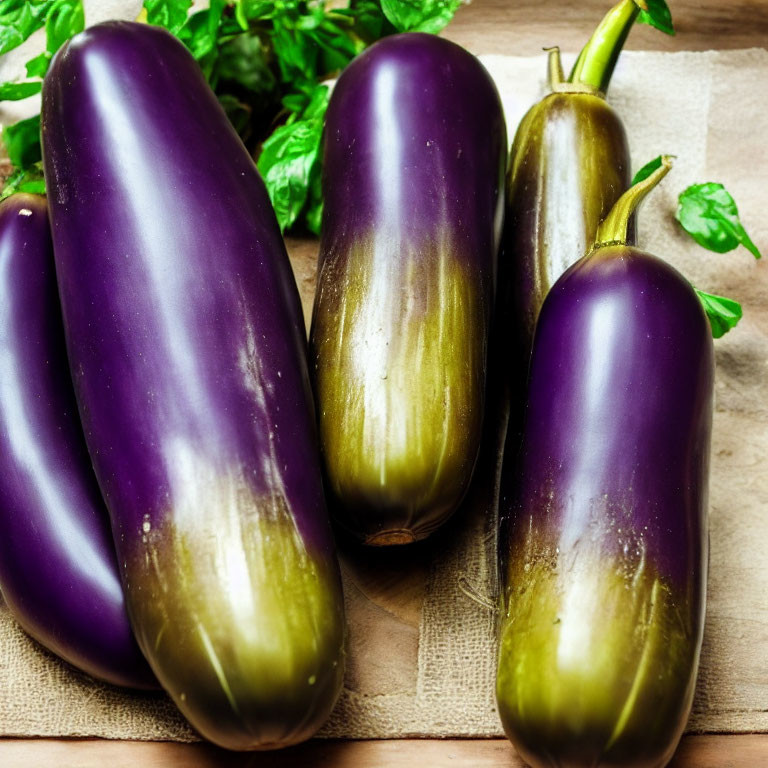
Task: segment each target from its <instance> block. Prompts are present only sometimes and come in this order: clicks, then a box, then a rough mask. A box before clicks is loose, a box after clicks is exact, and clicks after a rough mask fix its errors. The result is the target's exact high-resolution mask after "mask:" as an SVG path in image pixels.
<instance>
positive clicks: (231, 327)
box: [43, 22, 333, 551]
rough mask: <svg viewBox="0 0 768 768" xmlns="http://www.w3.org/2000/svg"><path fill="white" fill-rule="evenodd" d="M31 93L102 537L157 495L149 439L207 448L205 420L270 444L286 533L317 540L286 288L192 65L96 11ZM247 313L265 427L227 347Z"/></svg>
mask: <svg viewBox="0 0 768 768" xmlns="http://www.w3.org/2000/svg"><path fill="white" fill-rule="evenodd" d="M43 98H44V104H43V142H44V160H45V170H46V175H47V177H48V178H49V179H50V184H51V192H52V194H51V197H50V206H51V220H52V224H53V230H54V243H55V247H56V265H57V271H58V277H59V289H60V294H61V297H62V305H63V311H64V319H65V328H66V332H67V343H68V349H69V353H70V359H71V363H72V369H73V371H74V380H75V389H76V392H77V395H78V400H79V403H80V407H81V410H82V416H83V423H84V426H85V432H86V438H87V440H88V444H89V446H90V447H91V453H92V455H93V459H94V465H95V467H96V473H97V476H98V478H99V482H100V484H101V486H102V489H103V491H104V494H105V496H106V499H107V504H108V506H110V507H112V506H113V504H112V503H111V502H112V500H114V501H115V502H116V504H117V505H118V506H119V509H120V513H119V516H116V520H115V522H116V523H117V530H116V531H115V536H116V539H117V540H118V542H119V540H120V538H121V536H122V535H123V534H126V533H128V532H131V533H132V532H133V531H134V530H137V529H140V528H141V525H142V522H143V516H144V514H145V513H146V511H147V510H153V509H158V508H159V507H162V506H163V504H164V503H165V499H166V494H167V492H168V489H167V482H166V477H165V469H164V466H163V465H164V463H165V462H164V459H163V456H162V454H161V444H160V443H161V441H160V440H159V437H160V436H165V435H168V434H169V433H171V432H174V433H177V434H178V435H180V436H183V437H186V438H189V439H190V440H193V441H202V442H203V443H206V442H208V443H210V442H211V441H210V440H208V439H207V438H208V437H209V435H210V430H213V431H214V434H215V435H216V443H217V444H216V446H215V448H214V447H211V451H212V452H213V453H214V455H216V456H217V457H229V456H231V457H233V458H234V459H236V460H243V459H247V460H249V461H250V462H251V463H254V464H258V463H259V461H260V460H261V457H262V455H263V454H264V452H268V451H269V450H270V449H271V448H274V450H275V451H276V458H277V463H279V464H282V465H283V466H284V467H285V470H284V474H283V477H282V481H283V484H284V486H285V489H286V492H287V496H288V501H289V502H290V506H291V508H292V509H293V510H294V513H295V516H296V522H297V524H298V525H299V527H300V528H301V532H302V534H303V536H304V537H305V538H306V539H307V540H308V541H309V542H311V543H312V545H314V546H315V547H317V548H318V549H320V550H323V551H331V550H332V547H333V544H332V539H331V535H330V530H329V526H328V523H327V520H326V517H325V514H324V502H323V496H322V486H321V481H320V475H319V472H318V471H317V470H316V467H317V449H316V445H315V439H314V430H313V428H312V426H311V421H312V416H311V414H312V411H311V405H310V401H311V396H310V389H309V385H308V378H307V371H306V363H305V351H304V346H305V345H304V330H303V323H302V314H301V309H300V300H299V295H298V291H297V288H296V283H295V280H294V278H293V274H292V272H291V267H290V264H289V262H288V258H287V254H286V252H285V246H284V244H283V242H282V238H281V237H280V232H279V229H278V227H277V226H276V219H275V215H274V212H273V210H272V207H271V204H270V201H269V197H268V196H267V193H266V189H265V188H264V184H263V182H262V181H261V179H260V177H259V175H258V173H257V171H256V170H255V167H254V164H253V161H252V159H251V158H250V156H249V155H248V153H247V151H246V150H245V148H244V147H243V145H242V143H241V142H240V140H239V138H238V136H237V134H236V132H235V130H234V128H232V127H231V126H230V124H229V122H228V121H227V120H226V117H225V115H224V112H223V110H222V109H221V107H220V105H219V104H218V101H217V99H216V98H215V96H214V95H213V92H212V91H210V89H209V88H208V87H207V85H206V84H205V82H204V79H203V76H202V73H201V72H200V70H199V68H198V67H197V65H196V64H195V63H194V62H193V60H192V58H191V57H190V56H189V54H188V53H187V51H186V49H185V48H184V47H183V46H182V45H181V44H180V43H179V42H178V41H176V40H175V39H174V38H173V37H171V36H170V35H169V34H168V33H167V32H165V31H164V30H161V29H159V28H157V27H150V26H145V25H138V24H133V23H130V22H109V23H106V24H100V25H98V26H96V27H91V28H90V29H88V30H86V31H85V32H83V33H82V34H80V35H77V36H76V37H75V38H73V39H72V40H71V41H70V42H69V43H68V44H67V45H66V46H65V47H64V48H63V49H62V50H61V51H60V53H59V54H58V55H57V56H56V59H55V61H54V63H53V65H52V67H51V70H50V74H49V75H48V76H47V77H46V81H45V88H44V93H43ZM232 275H234V276H235V277H234V278H233V279H232V278H230V277H229V276H232ZM223 276H227V278H226V279H225V278H224V277H223ZM249 325H250V326H252V328H253V329H255V330H257V331H258V335H259V338H258V339H256V340H254V343H256V344H257V346H258V354H259V357H260V359H261V361H262V363H263V371H264V375H265V376H266V377H267V380H266V381H265V382H264V386H265V389H266V390H272V393H273V395H272V396H273V397H274V398H275V400H276V403H277V405H279V407H280V412H279V415H278V416H277V417H276V418H278V422H277V423H276V424H275V425H274V426H273V429H274V433H275V437H274V439H270V437H269V432H270V430H269V429H267V428H266V425H262V424H257V425H255V424H254V423H253V421H252V420H251V419H250V418H249V416H251V415H252V414H253V411H254V404H253V393H252V392H251V391H249V390H248V388H247V386H246V383H245V382H244V381H243V374H242V371H241V370H240V368H239V365H238V359H237V355H238V353H239V351H240V349H239V345H240V344H242V343H244V342H246V341H247V340H246V339H244V338H243V336H244V329H246V328H247V327H248V326H249ZM166 398H169V399H172V400H173V401H174V402H176V403H177V404H178V405H179V407H178V408H176V409H173V410H169V409H168V407H167V403H168V401H166ZM270 410H272V409H271V408H270ZM259 482H260V481H259V479H257V480H256V483H257V486H258V483H259ZM256 490H258V487H257V489H256Z"/></svg>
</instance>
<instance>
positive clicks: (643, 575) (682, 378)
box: [496, 167, 714, 768]
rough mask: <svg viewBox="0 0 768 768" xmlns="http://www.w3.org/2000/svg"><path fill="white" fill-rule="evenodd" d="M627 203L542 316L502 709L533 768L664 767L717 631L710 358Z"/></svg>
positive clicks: (510, 458)
mask: <svg viewBox="0 0 768 768" xmlns="http://www.w3.org/2000/svg"><path fill="white" fill-rule="evenodd" d="M665 172H666V167H663V168H661V169H660V170H658V171H656V173H655V174H654V175H653V176H652V177H650V178H649V179H647V180H646V181H645V182H641V183H640V184H638V185H636V186H635V187H633V188H632V189H631V190H630V191H629V192H627V193H626V194H625V196H623V197H622V198H621V199H620V200H619V202H618V203H617V205H616V207H615V208H614V209H613V211H614V212H613V213H612V214H611V215H610V216H609V218H608V219H607V220H606V222H605V224H604V226H601V228H600V230H599V232H598V236H597V245H596V246H595V248H594V249H593V250H592V252H591V253H590V254H589V255H587V256H586V257H584V258H583V259H581V260H580V261H579V262H577V263H576V264H575V265H574V266H573V267H571V268H570V269H569V270H568V271H567V272H566V273H565V274H564V275H563V276H562V277H561V278H560V279H559V280H558V281H557V283H556V284H555V286H554V287H553V288H552V290H551V291H550V293H549V295H548V296H547V299H546V300H545V302H544V305H543V307H542V310H541V314H540V317H539V322H538V326H537V328H536V337H535V341H534V345H533V358H532V364H531V375H530V380H529V395H528V402H527V412H526V422H525V429H524V434H523V448H522V454H521V457H520V459H519V461H516V457H515V455H514V454H509V453H507V454H506V455H505V457H504V464H505V471H506V470H507V468H508V465H509V466H511V467H512V470H513V471H514V472H515V475H516V482H515V484H514V486H513V490H512V491H511V493H510V494H509V495H508V496H507V497H506V498H503V499H502V504H501V513H502V515H503V516H505V517H506V518H507V520H508V522H509V525H508V528H507V534H506V536H505V537H504V539H503V541H502V542H501V545H502V547H503V550H504V554H505V558H504V559H505V566H504V569H503V573H502V579H503V605H502V620H501V627H500V651H499V664H498V675H497V687H496V697H497V702H498V708H499V714H500V716H501V720H502V723H503V725H504V730H505V731H506V733H507V735H508V736H509V738H510V740H511V741H512V742H513V744H514V745H515V747H516V749H517V750H518V752H519V753H520V754H521V756H522V757H523V759H524V760H526V762H527V763H529V764H530V765H531V766H533V768H609V767H610V768H661V766H664V765H666V763H667V762H668V761H669V760H670V758H671V756H672V754H673V752H674V749H675V747H676V745H677V742H678V740H679V739H680V735H681V734H682V732H683V728H684V727H685V723H686V720H687V718H688V713H689V711H690V707H691V701H692V699H693V691H694V684H695V681H696V671H697V665H698V659H699V652H700V649H701V639H702V631H703V625H704V600H705V593H706V574H707V549H708V547H707V544H708V540H707V487H708V472H709V449H710V434H711V425H712V396H713V378H714V375H713V374H714V365H713V351H712V338H711V335H710V331H709V325H708V322H707V319H706V316H705V315H704V312H703V310H702V307H701V305H700V303H699V300H698V298H697V296H696V293H695V292H694V290H693V288H692V287H691V285H690V283H688V281H687V280H685V278H684V277H682V275H680V274H679V273H678V272H677V271H676V270H675V269H673V268H672V267H671V266H670V265H669V264H667V263H666V262H665V261H662V260H661V259H658V258H656V257H654V256H651V255H650V254H648V253H645V252H643V251H641V250H639V249H637V248H635V247H633V246H631V245H628V244H627V237H626V228H627V223H628V219H629V216H630V213H631V210H632V208H633V207H634V206H635V205H636V204H637V203H638V202H639V200H640V199H641V197H642V196H643V194H644V193H646V192H647V191H648V190H649V189H650V188H651V187H652V186H653V185H654V184H655V183H656V182H657V181H658V180H659V179H660V178H661V176H663V174H664V173H665Z"/></svg>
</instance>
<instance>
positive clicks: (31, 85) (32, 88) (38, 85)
mask: <svg viewBox="0 0 768 768" xmlns="http://www.w3.org/2000/svg"><path fill="white" fill-rule="evenodd" d="M42 87H43V84H42V82H40V81H39V80H37V81H34V82H27V83H2V84H0V101H18V100H19V99H26V98H27V97H29V96H34V95H35V94H36V93H40V91H41V89H42Z"/></svg>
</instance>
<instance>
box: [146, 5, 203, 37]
mask: <svg viewBox="0 0 768 768" xmlns="http://www.w3.org/2000/svg"><path fill="white" fill-rule="evenodd" d="M191 7H192V0H144V8H145V10H146V11H147V22H148V23H149V24H156V25H158V26H160V27H165V28H166V29H167V30H168V31H169V32H170V33H171V34H173V35H175V34H177V33H178V31H179V30H180V29H181V28H182V27H183V26H184V24H185V23H186V21H187V13H188V12H189V9H190V8H191Z"/></svg>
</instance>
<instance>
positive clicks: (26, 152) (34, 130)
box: [3, 115, 42, 170]
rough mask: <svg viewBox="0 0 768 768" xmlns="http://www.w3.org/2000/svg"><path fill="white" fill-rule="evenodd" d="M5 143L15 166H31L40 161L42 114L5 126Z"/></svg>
mask: <svg viewBox="0 0 768 768" xmlns="http://www.w3.org/2000/svg"><path fill="white" fill-rule="evenodd" d="M3 144H5V148H6V149H7V150H8V157H9V158H10V159H11V163H12V164H13V167H14V168H17V169H22V170H23V169H25V168H29V167H30V166H31V165H33V164H34V163H37V162H39V161H40V159H41V157H42V153H41V151H40V115H35V116H34V117H30V118H27V119H26V120H19V122H18V123H13V124H12V125H6V126H5V128H3Z"/></svg>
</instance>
